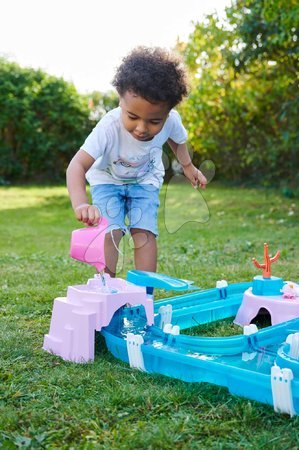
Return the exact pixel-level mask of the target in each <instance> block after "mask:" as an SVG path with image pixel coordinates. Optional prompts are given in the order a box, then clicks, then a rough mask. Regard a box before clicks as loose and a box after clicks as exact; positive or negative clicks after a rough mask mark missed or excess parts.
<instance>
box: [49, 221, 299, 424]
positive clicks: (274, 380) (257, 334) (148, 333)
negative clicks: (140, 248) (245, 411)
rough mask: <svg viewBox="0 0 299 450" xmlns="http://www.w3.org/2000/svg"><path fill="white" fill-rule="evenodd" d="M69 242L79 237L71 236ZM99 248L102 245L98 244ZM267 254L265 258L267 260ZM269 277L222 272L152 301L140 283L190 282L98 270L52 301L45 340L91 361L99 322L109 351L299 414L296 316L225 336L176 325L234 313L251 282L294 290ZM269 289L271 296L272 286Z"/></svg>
mask: <svg viewBox="0 0 299 450" xmlns="http://www.w3.org/2000/svg"><path fill="white" fill-rule="evenodd" d="M84 230H86V229H84ZM81 233H82V234H84V233H85V231H82V232H81ZM86 233H87V232H86ZM82 234H79V235H77V234H76V239H77V238H78V236H80V237H79V241H80V239H81V236H82ZM92 242H94V240H92ZM101 242H102V244H101V245H103V241H101ZM79 244H80V243H79ZM72 245H78V242H77V243H76V244H74V242H73V241H72ZM99 251H100V252H102V253H103V248H102V249H100V250H99ZM71 253H72V252H71ZM87 254H88V253H87V252H86V251H84V248H83V247H82V249H81V253H80V255H81V256H80V257H79V258H78V259H79V260H81V261H82V260H86V259H87V260H88V263H89V264H93V263H94V261H91V260H94V258H93V257H92V258H87V257H86V255H87ZM82 255H84V256H82ZM269 261H270V265H271V263H272V262H273V260H272V261H271V259H269ZM97 262H99V261H97ZM101 264H104V260H103V258H102V259H101ZM269 267H270V266H268V268H269ZM268 268H266V267H265V268H263V269H265V270H267V271H268ZM267 273H268V274H269V276H270V277H271V274H270V273H269V272H267ZM269 279H271V278H268V279H267V280H268V281H269ZM268 281H266V282H264V278H263V279H262V280H260V279H257V281H256V280H255V279H254V280H253V282H246V283H237V284H228V283H227V282H226V281H225V280H220V281H218V282H217V283H216V287H215V288H212V289H208V290H203V291H200V290H197V291H195V292H187V293H185V294H181V295H180V296H175V297H171V298H167V299H166V300H159V301H156V302H154V304H153V302H152V299H151V298H150V297H148V296H147V295H146V289H145V287H144V286H153V287H160V288H164V289H166V290H178V291H181V290H182V289H186V290H190V289H191V288H192V284H191V283H190V282H187V281H186V280H180V279H176V278H171V277H168V276H166V275H163V274H155V273H150V272H146V273H144V272H140V271H130V272H129V273H128V276H127V280H121V279H119V278H117V279H112V278H110V277H108V276H107V275H104V276H103V275H96V276H95V278H93V279H91V280H89V281H88V283H87V285H81V286H70V287H69V288H68V292H67V296H66V297H62V298H58V299H56V300H55V301H54V308H53V313H52V320H51V325H50V331H49V334H47V335H45V338H44V346H43V348H44V349H45V350H47V351H49V352H51V353H53V354H55V355H59V356H61V357H62V358H63V359H65V360H69V361H74V362H80V363H84V362H88V361H92V360H93V358H94V332H95V330H100V331H101V333H102V335H103V336H104V338H105V341H106V345H107V347H108V349H109V350H110V351H111V352H112V354H113V355H114V356H115V357H116V358H119V359H121V360H122V361H125V362H127V363H129V364H130V366H131V367H132V368H136V369H139V370H142V371H144V372H148V373H160V374H163V375H166V376H170V377H175V378H178V379H180V380H184V381H187V382H209V383H213V384H217V385H220V386H225V387H227V388H228V389H229V392H230V393H232V394H236V395H240V396H242V397H247V398H249V399H253V400H257V401H260V402H264V403H266V404H269V405H273V406H274V409H275V411H277V412H282V413H288V414H289V415H291V416H293V415H295V414H299V318H294V319H292V320H287V321H284V322H282V323H278V324H276V325H273V326H271V327H267V328H264V329H261V330H258V329H257V327H256V325H254V324H248V325H245V326H244V330H243V334H240V335H238V336H231V337H224V338H221V337H201V336H188V335H184V334H183V333H181V331H183V330H184V329H187V328H191V327H194V326H197V325H199V324H204V323H208V322H213V321H217V320H219V319H223V318H226V317H233V316H235V315H236V313H237V312H238V310H239V309H240V306H241V305H242V304H243V302H244V299H243V297H244V292H245V293H248V292H253V290H254V287H256V285H257V289H260V288H262V289H263V294H264V295H261V294H253V295H257V296H260V297H267V295H265V293H269V292H272V291H271V290H272V287H273V286H274V285H275V289H274V291H275V292H274V293H275V294H276V293H277V289H278V288H279V286H280V288H279V289H282V290H283V289H285V286H286V285H287V284H288V283H289V284H293V285H294V289H295V291H296V286H298V285H296V283H291V282H288V283H286V282H284V281H282V282H280V281H279V282H277V281H276V279H274V285H270V284H269V283H268ZM267 289H268V290H267ZM281 294H282V295H281ZM283 295H284V294H283V293H280V299H279V303H280V305H282V306H285V305H286V304H287V302H288V299H286V298H283ZM271 297H272V298H274V301H276V300H277V299H276V295H274V294H273V293H271ZM248 301H249V300H248ZM290 302H294V298H293V299H292V300H290ZM128 304H129V305H128ZM298 316H299V310H298Z"/></svg>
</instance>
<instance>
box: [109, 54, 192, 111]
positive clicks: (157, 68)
mask: <svg viewBox="0 0 299 450" xmlns="http://www.w3.org/2000/svg"><path fill="white" fill-rule="evenodd" d="M112 85H113V86H114V87H115V88H116V90H117V92H118V93H119V95H121V96H122V95H124V94H125V92H127V91H132V92H134V93H135V94H137V95H139V96H140V97H143V98H144V99H145V100H147V101H149V102H153V103H154V102H167V103H168V105H169V109H171V108H173V107H174V106H175V105H177V104H178V103H180V102H181V101H182V99H183V97H185V96H187V95H188V85H187V76H186V71H185V68H184V66H183V64H182V62H181V60H180V58H179V57H177V56H176V55H174V54H173V53H170V52H168V51H167V50H164V49H162V48H159V47H153V48H151V47H137V48H135V49H134V50H133V51H132V52H131V53H129V55H127V56H126V57H125V58H124V59H123V60H122V63H121V64H120V66H119V67H118V69H117V71H116V74H115V77H114V79H113V81H112Z"/></svg>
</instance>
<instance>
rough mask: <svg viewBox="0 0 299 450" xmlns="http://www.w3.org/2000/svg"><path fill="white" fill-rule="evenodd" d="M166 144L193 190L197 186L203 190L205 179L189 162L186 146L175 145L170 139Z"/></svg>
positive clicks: (205, 184)
mask: <svg viewBox="0 0 299 450" xmlns="http://www.w3.org/2000/svg"><path fill="white" fill-rule="evenodd" d="M167 142H168V144H169V146H170V148H171V150H172V151H173V153H174V154H175V156H176V158H177V160H178V161H179V163H180V164H181V166H182V167H183V171H184V174H185V176H186V177H187V178H188V180H189V181H190V182H191V184H192V186H193V187H194V188H197V187H198V186H199V187H201V188H202V189H205V188H206V186H207V179H206V177H205V176H204V174H203V173H202V172H201V171H200V170H198V169H197V168H196V167H195V166H194V164H193V163H192V161H191V158H190V155H189V152H188V148H187V145H186V144H177V143H176V142H174V141H173V140H172V139H168V141H167Z"/></svg>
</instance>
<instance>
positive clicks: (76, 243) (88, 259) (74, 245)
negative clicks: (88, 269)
mask: <svg viewBox="0 0 299 450" xmlns="http://www.w3.org/2000/svg"><path fill="white" fill-rule="evenodd" d="M107 227H108V221H107V219H105V217H101V219H100V222H99V224H98V225H97V226H95V227H86V228H80V229H79V230H74V231H73V232H72V238H71V249H70V256H71V257H72V258H74V259H77V260H78V261H81V262H85V263H87V264H90V265H92V266H94V267H95V268H96V269H97V271H98V272H101V271H102V270H104V268H105V266H106V263H105V252H104V242H105V235H106V231H107Z"/></svg>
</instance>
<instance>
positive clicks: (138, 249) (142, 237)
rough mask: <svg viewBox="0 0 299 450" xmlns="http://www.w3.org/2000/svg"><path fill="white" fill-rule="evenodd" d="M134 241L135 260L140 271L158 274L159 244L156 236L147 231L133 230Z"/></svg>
mask: <svg viewBox="0 0 299 450" xmlns="http://www.w3.org/2000/svg"><path fill="white" fill-rule="evenodd" d="M130 231H131V235H132V238H133V241H134V260H135V267H136V269H138V270H146V271H148V272H156V269H157V243H156V236H155V235H154V234H153V233H151V232H150V231H147V230H142V229H140V228H131V230H130Z"/></svg>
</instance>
